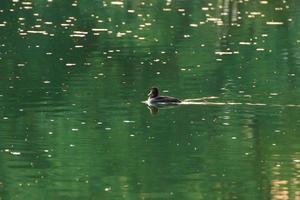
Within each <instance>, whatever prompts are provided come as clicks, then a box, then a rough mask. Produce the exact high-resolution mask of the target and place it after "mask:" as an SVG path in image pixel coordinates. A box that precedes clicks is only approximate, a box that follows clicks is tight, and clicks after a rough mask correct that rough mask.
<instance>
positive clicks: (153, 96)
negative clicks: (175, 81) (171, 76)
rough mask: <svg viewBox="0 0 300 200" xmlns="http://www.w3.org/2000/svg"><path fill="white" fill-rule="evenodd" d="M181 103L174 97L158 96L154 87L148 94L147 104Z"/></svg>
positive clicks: (157, 91)
mask: <svg viewBox="0 0 300 200" xmlns="http://www.w3.org/2000/svg"><path fill="white" fill-rule="evenodd" d="M180 102H181V101H180V100H179V99H176V98H174V97H169V96H159V90H158V88H156V87H152V88H151V89H150V92H149V94H148V100H147V103H148V104H150V105H151V104H152V105H153V104H178V103H180Z"/></svg>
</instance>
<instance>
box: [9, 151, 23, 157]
mask: <svg viewBox="0 0 300 200" xmlns="http://www.w3.org/2000/svg"><path fill="white" fill-rule="evenodd" d="M10 154H11V155H14V156H19V155H21V152H17V151H11V152H10Z"/></svg>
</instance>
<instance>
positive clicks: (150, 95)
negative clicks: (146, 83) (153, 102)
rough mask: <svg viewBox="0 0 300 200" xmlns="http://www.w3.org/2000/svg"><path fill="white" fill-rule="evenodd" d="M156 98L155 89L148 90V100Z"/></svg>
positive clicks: (156, 92) (156, 90)
mask: <svg viewBox="0 0 300 200" xmlns="http://www.w3.org/2000/svg"><path fill="white" fill-rule="evenodd" d="M157 96H158V89H157V88H156V87H153V88H151V89H150V92H149V94H148V97H149V98H155V97H157Z"/></svg>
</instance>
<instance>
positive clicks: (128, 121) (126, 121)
mask: <svg viewBox="0 0 300 200" xmlns="http://www.w3.org/2000/svg"><path fill="white" fill-rule="evenodd" d="M123 122H124V123H135V121H131V120H124V121H123Z"/></svg>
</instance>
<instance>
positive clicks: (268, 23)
mask: <svg viewBox="0 0 300 200" xmlns="http://www.w3.org/2000/svg"><path fill="white" fill-rule="evenodd" d="M266 24H267V25H283V22H274V21H272V22H266Z"/></svg>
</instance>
